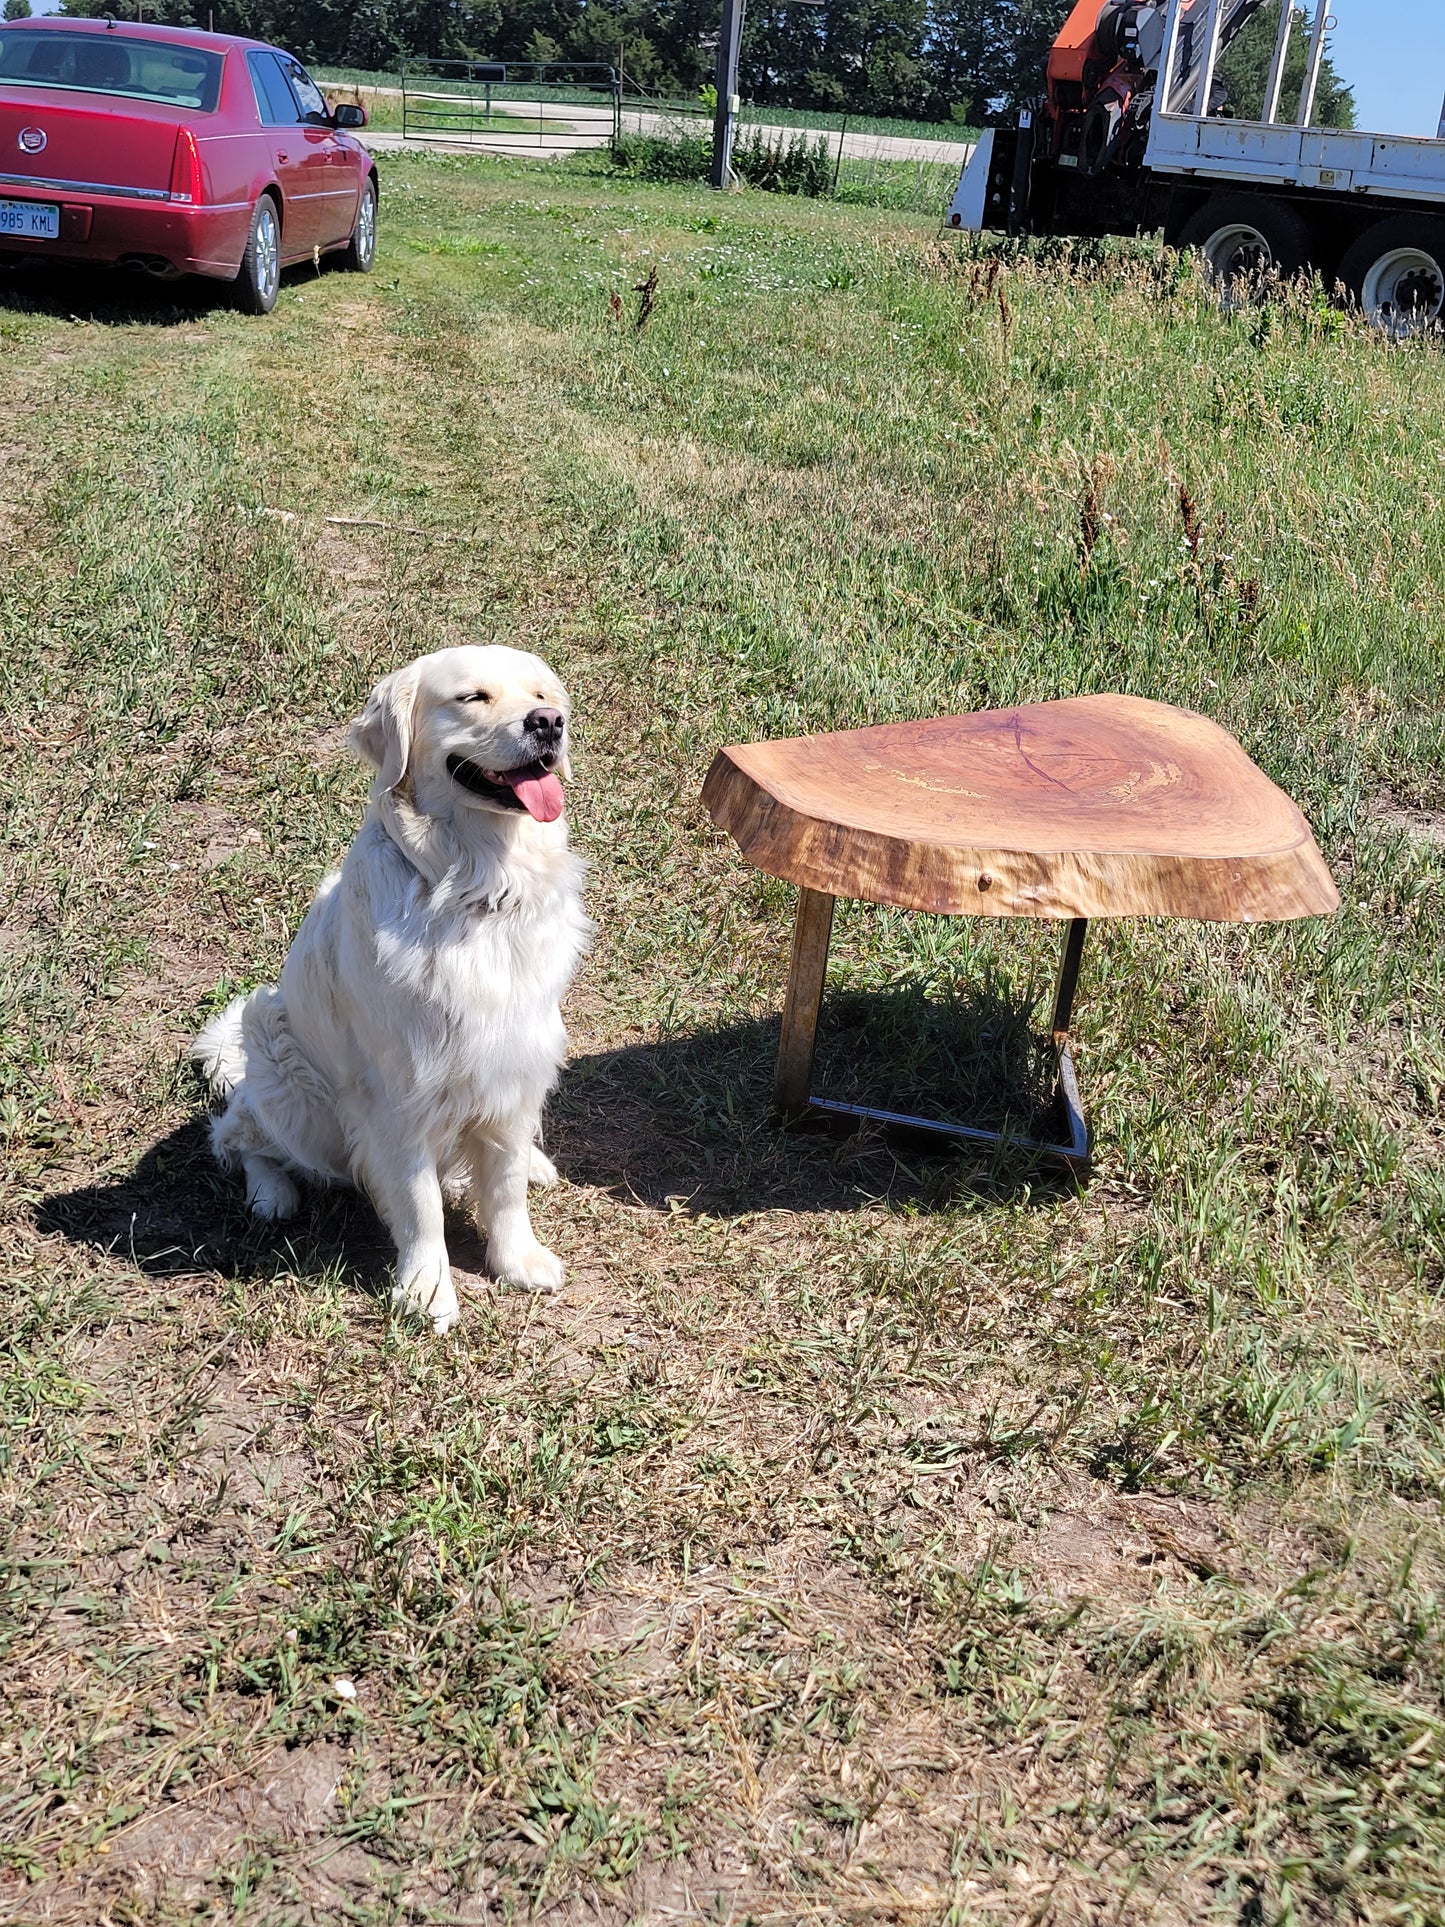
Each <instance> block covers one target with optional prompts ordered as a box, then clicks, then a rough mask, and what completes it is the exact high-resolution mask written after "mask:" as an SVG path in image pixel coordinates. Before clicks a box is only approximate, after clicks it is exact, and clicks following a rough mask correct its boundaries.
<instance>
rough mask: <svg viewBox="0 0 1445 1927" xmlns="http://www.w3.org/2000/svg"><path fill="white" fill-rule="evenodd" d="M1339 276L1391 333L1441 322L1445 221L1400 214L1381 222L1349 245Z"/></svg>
mask: <svg viewBox="0 0 1445 1927" xmlns="http://www.w3.org/2000/svg"><path fill="white" fill-rule="evenodd" d="M1340 279H1341V281H1343V282H1344V284H1345V287H1346V288H1347V289H1348V290H1349V293H1350V296H1351V298H1352V299H1353V300H1354V301H1356V302H1358V303H1359V308H1360V313H1361V314H1363V315H1364V316H1365V317H1366V318H1367V319H1368V320H1370V321H1372V322H1373V323H1374V324H1375V326H1376V327H1377V328H1383V329H1385V331H1386V332H1387V333H1388V334H1391V335H1395V336H1401V335H1412V334H1418V333H1419V332H1420V331H1421V330H1422V329H1425V328H1429V327H1431V326H1432V325H1434V324H1438V322H1439V321H1440V319H1441V316H1442V313H1445V221H1432V220H1431V219H1430V218H1429V216H1428V215H1424V214H1396V215H1393V216H1392V217H1391V218H1390V219H1389V220H1388V221H1378V222H1376V224H1375V226H1374V227H1372V228H1368V229H1366V231H1365V232H1364V233H1363V234H1362V235H1361V236H1360V238H1359V240H1358V241H1354V242H1352V243H1351V244H1350V246H1349V247H1348V248H1347V249H1346V250H1345V256H1344V259H1343V260H1342V261H1341V262H1340Z"/></svg>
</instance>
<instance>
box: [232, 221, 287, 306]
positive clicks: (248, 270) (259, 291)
mask: <svg viewBox="0 0 1445 1927" xmlns="http://www.w3.org/2000/svg"><path fill="white" fill-rule="evenodd" d="M280 290H281V210H280V208H279V207H277V205H276V198H275V196H274V195H272V194H263V195H262V196H261V198H260V200H259V201H257V203H256V205H255V207H254V208H252V210H251V232H250V234H249V235H248V236H247V239H246V252H245V253H244V254H243V255H242V256H241V269H240V272H239V273H238V274H237V276H236V305H237V307H238V308H240V310H241V312H242V313H243V314H270V312H271V310H272V309H273V308H274V307H275V305H276V296H277V295H278V294H279V292H280Z"/></svg>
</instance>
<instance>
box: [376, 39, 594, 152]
mask: <svg viewBox="0 0 1445 1927" xmlns="http://www.w3.org/2000/svg"><path fill="white" fill-rule="evenodd" d="M620 99H621V87H620V85H619V80H618V75H617V71H616V69H615V68H613V67H609V66H606V65H604V64H603V63H601V62H597V61H576V60H507V61H501V60H407V61H404V62H403V63H402V69H401V131H402V134H403V135H404V136H405V138H406V139H408V140H435V141H445V142H447V143H448V144H449V145H455V144H456V143H457V142H458V141H465V142H467V143H468V144H469V145H475V146H478V147H485V148H487V149H488V150H489V151H490V152H492V153H494V154H498V153H508V152H513V151H515V152H517V153H530V154H536V153H538V152H539V151H540V152H541V153H544V154H572V153H576V152H578V151H579V150H580V149H582V148H585V147H609V146H612V145H614V144H615V143H616V140H617V136H618V131H619V126H620V121H619V103H620Z"/></svg>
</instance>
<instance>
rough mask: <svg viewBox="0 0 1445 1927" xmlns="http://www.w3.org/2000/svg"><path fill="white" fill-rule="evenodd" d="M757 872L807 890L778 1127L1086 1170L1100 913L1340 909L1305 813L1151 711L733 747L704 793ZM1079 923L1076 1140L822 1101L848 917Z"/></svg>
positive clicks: (1261, 918)
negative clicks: (1006, 1146)
mask: <svg viewBox="0 0 1445 1927" xmlns="http://www.w3.org/2000/svg"><path fill="white" fill-rule="evenodd" d="M703 801H704V802H705V803H706V805H707V807H708V809H709V810H710V812H711V813H712V817H713V820H714V822H716V823H717V824H718V825H719V826H720V827H721V828H722V829H724V830H726V831H728V833H729V834H730V835H731V836H732V837H733V838H734V839H735V840H736V842H737V845H738V847H739V849H740V850H741V851H742V853H743V855H744V856H745V857H746V858H747V859H748V861H749V862H750V863H752V864H754V865H755V866H756V867H757V868H758V869H760V870H766V871H767V872H768V874H769V875H770V876H775V877H782V878H784V879H785V880H786V881H788V882H790V883H796V884H797V885H798V886H799V897H798V914H797V922H796V925H795V927H794V931H793V955H792V965H791V969H790V971H789V975H788V990H787V1000H786V1004H785V1007H784V1010H783V1031H782V1040H781V1042H780V1044H779V1048H778V1065H777V1073H776V1077H775V1080H774V1086H773V1098H774V1105H775V1108H776V1109H777V1111H778V1112H779V1113H780V1114H781V1115H782V1116H783V1117H785V1118H787V1119H790V1120H795V1121H796V1120H801V1119H803V1118H806V1117H818V1118H831V1119H833V1120H834V1121H846V1120H852V1121H854V1122H855V1123H856V1122H861V1121H862V1120H864V1119H873V1120H874V1121H876V1122H878V1123H881V1124H883V1125H885V1126H893V1127H903V1128H906V1129H908V1130H911V1131H925V1132H934V1133H938V1134H940V1135H942V1136H944V1137H948V1138H955V1139H961V1140H964V1141H972V1142H976V1143H985V1144H997V1143H1001V1142H1009V1143H1014V1144H1019V1145H1021V1146H1022V1147H1024V1148H1026V1149H1029V1150H1032V1151H1035V1152H1038V1153H1041V1154H1043V1155H1044V1156H1047V1157H1051V1158H1057V1159H1061V1160H1062V1161H1063V1162H1065V1163H1066V1164H1068V1165H1070V1166H1072V1167H1075V1168H1077V1169H1083V1168H1085V1167H1086V1166H1087V1164H1088V1160H1089V1133H1088V1126H1087V1124H1086V1122H1085V1119H1084V1114H1083V1110H1082V1108H1081V1105H1080V1102H1079V1090H1078V1084H1077V1081H1076V1078H1075V1075H1074V1066H1073V1060H1072V1058H1071V1057H1070V1054H1069V1026H1070V1023H1071V1021H1072V1016H1073V1003H1074V993H1075V990H1076V988H1077V985H1078V980H1079V964H1080V960H1081V958H1082V956H1083V949H1084V937H1085V933H1086V932H1087V930H1088V927H1089V920H1090V919H1091V918H1094V917H1195V918H1202V919H1205V920H1207V921H1211V922H1221V923H1274V922H1285V921H1288V920H1290V919H1292V918H1296V917H1312V916H1320V915H1324V914H1326V913H1327V912H1329V911H1332V910H1336V909H1338V908H1339V901H1340V899H1339V894H1338V892H1337V891H1336V889H1335V885H1334V881H1333V879H1332V878H1331V876H1330V873H1329V871H1328V869H1327V868H1326V867H1325V862H1324V859H1323V857H1322V856H1321V855H1320V852H1319V850H1318V848H1317V847H1316V845H1315V840H1314V838H1313V837H1312V836H1311V834H1310V830H1309V826H1308V824H1307V823H1306V822H1305V820H1304V818H1303V816H1301V814H1300V812H1299V810H1298V809H1296V807H1295V805H1294V804H1293V803H1292V802H1291V801H1290V799H1289V798H1288V797H1287V796H1286V795H1285V794H1284V792H1283V791H1282V790H1279V789H1276V787H1275V785H1274V784H1273V783H1271V782H1270V780H1269V778H1268V777H1267V776H1265V774H1264V772H1263V771H1262V770H1260V769H1258V768H1257V767H1256V766H1255V764H1253V763H1252V762H1251V761H1250V760H1249V758H1248V757H1247V756H1246V755H1245V753H1244V751H1243V750H1242V749H1241V748H1240V746H1239V744H1238V743H1237V742H1235V740H1234V738H1233V737H1232V736H1230V735H1228V734H1227V733H1226V732H1225V731H1224V730H1222V729H1221V728H1219V726H1218V725H1217V724H1215V723H1211V722H1209V721H1208V720H1206V718H1204V717H1203V716H1196V715H1193V714H1191V713H1190V712H1189V711H1187V710H1182V709H1173V708H1171V707H1169V706H1168V705H1167V704H1164V703H1155V702H1146V701H1144V700H1143V699H1142V698H1140V697H1135V696H1079V697H1075V698H1073V699H1071V700H1069V701H1066V702H1052V703H1035V704H1026V705H1023V706H1021V707H1019V708H1016V709H1000V710H986V711H983V712H981V713H980V714H978V715H973V716H947V717H941V718H937V719H935V720H932V721H925V722H915V723H892V724H884V725H882V726H880V727H878V728H875V729H856V730H849V731H846V732H843V733H841V734H836V735H829V736H799V737H794V738H791V739H789V740H787V741H782V742H773V743H748V744H744V745H741V746H737V747H733V748H730V749H724V750H720V751H719V752H718V755H717V758H716V759H715V761H714V763H713V766H712V768H711V770H710V771H709V772H708V777H707V781H706V783H705V784H704V786H703ZM838 897H861V898H864V899H866V900H867V901H868V902H871V903H886V904H891V905H893V906H895V907H896V908H899V909H904V910H926V911H932V912H934V913H935V914H943V915H950V916H983V917H1048V918H1052V919H1054V920H1055V921H1058V922H1062V923H1063V924H1064V925H1065V926H1066V927H1065V931H1064V942H1063V952H1062V956H1061V958H1060V963H1059V973H1058V981H1057V984H1056V986H1055V991H1054V1008H1053V1019H1052V1025H1051V1028H1052V1033H1053V1043H1054V1048H1055V1051H1056V1053H1057V1061H1058V1078H1057V1085H1056V1097H1057V1100H1058V1102H1059V1104H1060V1105H1061V1106H1062V1111H1063V1115H1064V1119H1065V1121H1066V1127H1067V1128H1066V1132H1065V1134H1064V1137H1063V1141H1062V1142H1059V1143H1047V1142H1039V1141H1037V1140H1035V1139H1033V1138H1029V1137H1021V1136H1018V1135H1015V1134H1010V1135H1008V1136H1007V1137H1004V1136H1003V1135H1001V1134H1000V1133H998V1132H994V1131H984V1130H978V1129H975V1128H973V1127H971V1126H967V1125H960V1124H941V1123H935V1122H933V1121H931V1120H930V1119H927V1118H917V1117H909V1116H906V1115H904V1114H903V1113H900V1112H894V1111H886V1110H875V1109H873V1108H871V1107H869V1106H867V1105H862V1104H843V1103H839V1102H837V1101H835V1100H833V1099H830V1098H826V1097H819V1096H817V1095H816V1094H815V1093H814V1092H813V1090H812V1072H813V1053H814V1043H815V1039H816V1036H817V1029H818V1013H819V1009H820V1007H821V1004H822V997H823V981H824V977H825V975H826V972H827V965H828V944H829V939H830V937H831V934H832V927H833V904H834V900H835V899H836V898H838Z"/></svg>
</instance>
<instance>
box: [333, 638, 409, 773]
mask: <svg viewBox="0 0 1445 1927" xmlns="http://www.w3.org/2000/svg"><path fill="white" fill-rule="evenodd" d="M416 684H417V673H416V664H415V663H411V664H410V665H409V666H408V667H407V668H405V669H397V670H395V671H393V673H392V674H391V675H389V676H383V677H382V679H381V681H380V682H379V683H378V684H377V685H376V687H375V689H373V690H372V692H371V694H370V695H369V696H368V697H367V699H366V707H365V709H363V710H362V712H361V714H360V715H359V716H358V717H357V719H356V721H355V722H354V723H353V724H352V725H351V733H350V736H349V738H348V740H349V742H350V744H351V747H352V749H353V751H354V752H355V754H356V755H358V756H359V757H360V758H361V759H362V761H363V762H366V763H371V764H373V765H374V766H375V767H376V768H377V769H378V770H380V772H381V784H382V788H383V789H388V790H394V789H395V788H396V786H397V784H398V783H399V782H400V781H401V779H402V777H403V776H405V775H406V767H407V764H408V763H409V762H410V760H411V719H412V712H413V710H414V709H415V708H416Z"/></svg>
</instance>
